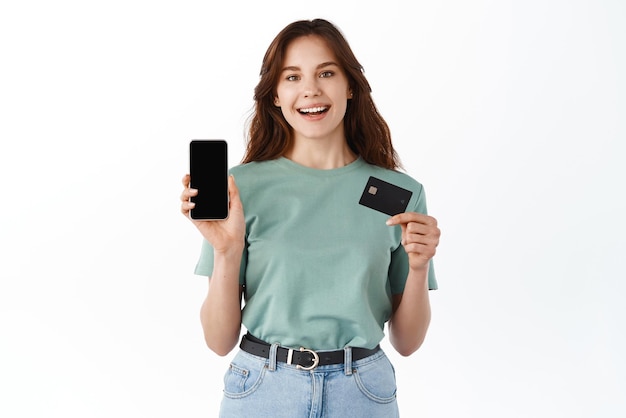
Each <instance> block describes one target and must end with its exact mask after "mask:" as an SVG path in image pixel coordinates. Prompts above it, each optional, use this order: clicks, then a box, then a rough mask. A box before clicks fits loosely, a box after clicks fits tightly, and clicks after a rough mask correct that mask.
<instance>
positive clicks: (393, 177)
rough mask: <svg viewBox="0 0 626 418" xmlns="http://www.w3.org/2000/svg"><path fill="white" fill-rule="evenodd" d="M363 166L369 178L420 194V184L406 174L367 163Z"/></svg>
mask: <svg viewBox="0 0 626 418" xmlns="http://www.w3.org/2000/svg"><path fill="white" fill-rule="evenodd" d="M364 166H365V167H366V169H367V171H368V172H369V173H370V175H371V176H374V177H377V178H379V179H381V180H384V181H386V182H388V183H392V184H395V185H396V186H400V187H402V188H405V189H408V190H411V191H413V192H416V193H420V192H421V191H422V188H423V187H422V184H421V183H420V182H419V181H417V180H416V179H415V178H413V177H411V176H410V175H409V174H407V173H404V172H402V171H398V170H391V169H388V168H382V167H378V166H375V165H371V164H367V163H366V164H365V165H364Z"/></svg>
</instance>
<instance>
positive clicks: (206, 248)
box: [194, 239, 248, 285]
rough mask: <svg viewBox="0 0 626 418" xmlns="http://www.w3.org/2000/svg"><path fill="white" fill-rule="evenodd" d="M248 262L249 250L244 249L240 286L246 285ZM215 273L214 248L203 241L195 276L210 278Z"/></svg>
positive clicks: (240, 270)
mask: <svg viewBox="0 0 626 418" xmlns="http://www.w3.org/2000/svg"><path fill="white" fill-rule="evenodd" d="M247 262H248V250H247V247H246V248H244V251H243V255H242V257H241V267H240V269H239V284H240V285H245V277H246V274H245V272H246V265H247ZM212 273H213V247H212V246H211V244H210V243H209V241H207V240H205V239H203V240H202V247H201V248H200V257H199V258H198V262H197V263H196V268H195V270H194V274H197V275H199V276H206V277H210V276H211V274H212Z"/></svg>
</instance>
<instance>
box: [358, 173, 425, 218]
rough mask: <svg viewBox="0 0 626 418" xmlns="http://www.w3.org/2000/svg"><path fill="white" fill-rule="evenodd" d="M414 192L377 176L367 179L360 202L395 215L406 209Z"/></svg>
mask: <svg viewBox="0 0 626 418" xmlns="http://www.w3.org/2000/svg"><path fill="white" fill-rule="evenodd" d="M412 195H413V192H411V191H410V190H407V189H404V188H402V187H400V186H396V185H395V184H391V183H388V182H386V181H384V180H381V179H379V178H376V177H370V178H369V179H368V180H367V184H366V185H365V189H364V190H363V194H362V195H361V200H359V204H361V205H363V206H367V207H368V208H370V209H374V210H377V211H379V212H382V213H385V214H387V215H390V216H393V215H397V214H398V213H403V212H405V211H406V207H407V206H408V204H409V199H411V196H412Z"/></svg>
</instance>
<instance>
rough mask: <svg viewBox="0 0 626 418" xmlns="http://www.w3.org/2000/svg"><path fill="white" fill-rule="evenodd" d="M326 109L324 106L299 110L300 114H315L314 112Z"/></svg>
mask: <svg viewBox="0 0 626 418" xmlns="http://www.w3.org/2000/svg"><path fill="white" fill-rule="evenodd" d="M326 109H327V107H326V106H320V107H310V108H308V109H300V112H302V113H316V112H323V111H324V110H326Z"/></svg>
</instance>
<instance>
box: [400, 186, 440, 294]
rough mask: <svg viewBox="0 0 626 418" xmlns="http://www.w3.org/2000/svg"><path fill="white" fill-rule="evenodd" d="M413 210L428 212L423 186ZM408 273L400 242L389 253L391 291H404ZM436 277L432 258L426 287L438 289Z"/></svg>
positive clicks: (406, 257)
mask: <svg viewBox="0 0 626 418" xmlns="http://www.w3.org/2000/svg"><path fill="white" fill-rule="evenodd" d="M412 211H413V212H417V213H423V214H428V210H427V207H426V195H425V193H424V188H423V187H421V186H420V189H419V192H418V195H417V199H416V202H415V205H414V207H413V209H412ZM408 274H409V256H408V254H407V253H406V251H405V250H404V246H403V245H402V244H400V245H399V246H398V248H397V249H396V250H395V251H394V252H393V253H391V263H390V265H389V282H390V285H391V293H392V294H394V295H395V294H398V293H402V292H404V285H405V284H406V277H407V275H408ZM438 287H439V286H438V284H437V278H436V276H435V267H434V263H433V260H432V258H431V259H430V262H429V266H428V289H429V290H436V289H438Z"/></svg>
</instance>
